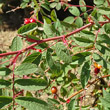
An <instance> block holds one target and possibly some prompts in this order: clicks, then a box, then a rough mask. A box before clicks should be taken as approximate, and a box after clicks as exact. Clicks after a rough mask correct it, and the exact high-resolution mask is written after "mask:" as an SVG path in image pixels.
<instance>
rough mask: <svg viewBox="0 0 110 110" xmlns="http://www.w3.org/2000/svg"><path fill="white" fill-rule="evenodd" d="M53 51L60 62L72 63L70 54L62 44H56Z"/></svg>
mask: <svg viewBox="0 0 110 110" xmlns="http://www.w3.org/2000/svg"><path fill="white" fill-rule="evenodd" d="M55 50H56V54H57V56H58V57H59V59H60V60H63V61H64V62H65V63H70V62H71V61H72V57H71V56H70V52H69V50H68V49H67V48H66V46H65V45H64V44H63V43H57V44H56V47H55Z"/></svg>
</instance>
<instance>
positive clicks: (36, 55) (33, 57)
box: [23, 52, 41, 65]
mask: <svg viewBox="0 0 110 110" xmlns="http://www.w3.org/2000/svg"><path fill="white" fill-rule="evenodd" d="M40 59H41V53H40V52H35V53H33V54H31V55H29V56H28V57H26V58H25V59H24V61H23V63H34V64H36V65H39V63H40Z"/></svg>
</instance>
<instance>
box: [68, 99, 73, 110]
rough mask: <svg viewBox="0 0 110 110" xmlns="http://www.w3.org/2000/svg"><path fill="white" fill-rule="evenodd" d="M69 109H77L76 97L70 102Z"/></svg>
mask: <svg viewBox="0 0 110 110" xmlns="http://www.w3.org/2000/svg"><path fill="white" fill-rule="evenodd" d="M68 110H75V99H72V100H71V101H70V103H69V104H68Z"/></svg>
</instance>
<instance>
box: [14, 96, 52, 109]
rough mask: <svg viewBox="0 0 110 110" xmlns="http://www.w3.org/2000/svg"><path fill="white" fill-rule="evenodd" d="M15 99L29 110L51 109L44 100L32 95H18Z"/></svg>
mask: <svg viewBox="0 0 110 110" xmlns="http://www.w3.org/2000/svg"><path fill="white" fill-rule="evenodd" d="M15 101H16V102H17V103H18V104H19V105H21V106H24V107H25V108H27V109H29V110H38V109H39V110H51V108H49V106H48V104H47V103H46V102H45V101H43V100H40V99H36V98H34V97H18V98H16V99H15Z"/></svg>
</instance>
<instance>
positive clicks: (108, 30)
mask: <svg viewBox="0 0 110 110" xmlns="http://www.w3.org/2000/svg"><path fill="white" fill-rule="evenodd" d="M104 29H105V32H106V33H107V34H110V23H107V24H105V25H104ZM109 39H110V38H109Z"/></svg>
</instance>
